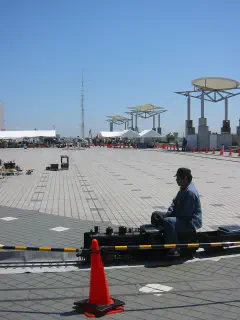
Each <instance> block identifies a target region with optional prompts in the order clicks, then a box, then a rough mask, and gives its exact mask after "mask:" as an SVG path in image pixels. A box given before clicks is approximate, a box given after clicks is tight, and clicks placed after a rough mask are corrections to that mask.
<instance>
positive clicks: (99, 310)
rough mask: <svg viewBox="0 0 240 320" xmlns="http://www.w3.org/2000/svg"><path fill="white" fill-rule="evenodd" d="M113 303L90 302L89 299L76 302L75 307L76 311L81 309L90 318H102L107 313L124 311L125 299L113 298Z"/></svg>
mask: <svg viewBox="0 0 240 320" xmlns="http://www.w3.org/2000/svg"><path fill="white" fill-rule="evenodd" d="M112 300H113V304H108V305H96V304H91V303H88V299H85V300H82V301H77V302H74V305H75V306H74V307H73V308H74V309H75V310H76V311H78V310H81V311H83V312H84V313H85V315H86V316H87V317H89V318H100V317H103V316H105V315H107V314H113V313H119V312H123V306H124V305H125V303H124V302H123V301H120V300H117V299H112Z"/></svg>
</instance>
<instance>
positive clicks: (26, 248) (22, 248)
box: [0, 245, 81, 252]
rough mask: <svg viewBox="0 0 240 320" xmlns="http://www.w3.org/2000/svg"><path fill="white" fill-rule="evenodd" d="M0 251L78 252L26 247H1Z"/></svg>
mask: <svg viewBox="0 0 240 320" xmlns="http://www.w3.org/2000/svg"><path fill="white" fill-rule="evenodd" d="M0 249H1V250H22V251H25V250H27V251H52V252H79V251H81V249H77V248H50V247H27V246H2V245H0Z"/></svg>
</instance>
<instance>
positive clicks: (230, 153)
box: [229, 148, 232, 156]
mask: <svg viewBox="0 0 240 320" xmlns="http://www.w3.org/2000/svg"><path fill="white" fill-rule="evenodd" d="M229 156H232V148H230V149H229Z"/></svg>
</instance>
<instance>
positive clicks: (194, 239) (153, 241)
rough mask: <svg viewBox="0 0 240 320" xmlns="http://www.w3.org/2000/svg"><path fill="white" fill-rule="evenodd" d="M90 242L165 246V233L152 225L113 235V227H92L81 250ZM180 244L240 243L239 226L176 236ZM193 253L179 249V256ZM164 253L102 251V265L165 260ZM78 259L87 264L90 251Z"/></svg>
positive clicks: (117, 232) (122, 230)
mask: <svg viewBox="0 0 240 320" xmlns="http://www.w3.org/2000/svg"><path fill="white" fill-rule="evenodd" d="M93 239H97V240H98V243H99V246H100V247H103V246H131V245H148V244H150V245H158V244H164V229H163V227H160V228H159V229H158V228H156V227H154V226H152V225H142V226H140V228H127V227H123V226H121V227H119V228H118V230H117V231H114V230H113V228H112V227H108V228H107V229H106V230H100V229H99V227H95V228H94V231H93V230H91V231H90V232H86V233H84V248H83V249H90V248H91V243H92V240H93ZM178 239H179V243H183V244H188V243H213V242H233V241H240V226H238V225H235V226H222V227H219V228H218V229H217V230H216V231H208V232H191V233H179V234H178ZM222 249H223V248H211V247H210V248H208V249H205V251H206V250H208V251H213V250H215V251H216V250H222ZM194 252H196V248H181V256H192V254H193V253H194ZM166 253H167V250H166V249H151V250H127V251H121V252H116V251H115V250H107V251H104V250H103V251H102V252H101V254H102V257H103V260H104V261H105V262H110V261H114V260H125V259H127V260H132V259H138V258H139V259H143V258H144V259H149V258H150V257H153V258H161V257H164V256H165V255H166ZM81 256H82V257H83V258H84V259H85V260H89V258H90V251H89V250H85V251H84V250H83V252H82V254H81Z"/></svg>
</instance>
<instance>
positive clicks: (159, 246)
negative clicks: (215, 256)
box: [101, 241, 240, 251]
mask: <svg viewBox="0 0 240 320" xmlns="http://www.w3.org/2000/svg"><path fill="white" fill-rule="evenodd" d="M231 246H240V241H235V242H210V243H187V244H153V245H151V244H142V245H130V246H102V247H101V249H102V250H117V251H126V250H150V249H175V248H211V247H231Z"/></svg>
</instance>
